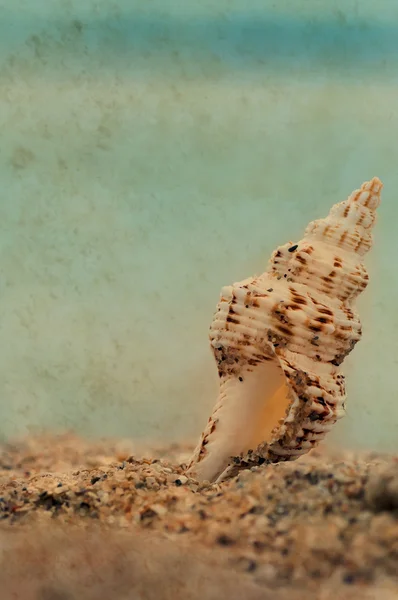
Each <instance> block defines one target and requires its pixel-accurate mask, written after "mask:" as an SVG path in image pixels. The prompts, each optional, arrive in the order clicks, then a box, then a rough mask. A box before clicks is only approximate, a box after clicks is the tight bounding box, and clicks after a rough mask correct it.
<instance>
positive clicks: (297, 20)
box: [0, 0, 398, 450]
mask: <svg viewBox="0 0 398 600" xmlns="http://www.w3.org/2000/svg"><path fill="white" fill-rule="evenodd" d="M248 6H250V8H248ZM0 85H1V94H0V123H1V144H0V148H1V150H0V182H1V199H0V248H1V254H0V257H1V258H0V285H1V287H0V315H1V318H0V352H1V356H0V397H1V408H0V434H2V435H3V436H9V435H11V436H14V435H20V434H25V433H27V432H29V431H32V430H37V428H43V427H44V428H50V429H65V428H67V429H74V430H75V431H78V432H80V433H84V434H87V435H92V434H95V435H120V436H132V437H134V438H137V437H146V438H147V437H152V438H156V439H165V440H166V439H167V440H169V439H179V438H185V439H193V440H195V441H196V436H197V435H198V434H199V432H200V430H201V428H202V425H203V424H204V423H205V422H206V420H207V417H208V413H209V412H210V410H211V408H212V406H213V403H214V401H215V397H216V391H217V377H216V372H215V366H214V364H213V360H212V357H211V355H210V351H209V348H208V339H207V334H208V327H209V324H210V321H211V318H212V314H213V311H214V309H215V305H216V302H217V300H218V295H219V291H220V289H221V286H222V285H223V284H228V283H232V282H233V281H236V280H239V279H242V278H245V277H247V276H249V275H251V274H254V273H256V272H257V273H259V272H261V271H262V270H264V267H265V265H266V263H267V261H268V258H269V255H270V253H271V251H272V250H273V249H274V248H275V246H277V245H279V244H281V243H285V242H286V241H288V240H297V239H299V238H300V236H301V234H302V232H303V229H304V228H305V226H306V224H307V222H308V221H310V220H312V219H314V218H317V217H321V216H325V215H326V213H327V212H328V210H329V208H330V206H331V204H333V203H334V202H337V201H340V200H343V199H345V198H346V197H347V195H348V194H349V193H350V192H351V191H352V189H355V188H357V187H358V186H359V185H360V184H361V183H362V182H363V181H364V180H367V179H369V178H371V177H372V176H374V175H377V176H379V177H380V178H381V179H382V180H383V182H384V184H385V189H384V194H383V205H382V208H381V209H380V216H379V223H378V226H377V229H376V231H375V240H376V244H375V247H374V250H373V251H372V255H371V256H369V259H368V261H367V265H368V267H369V270H370V274H371V284H370V286H369V288H368V290H367V291H366V293H365V294H364V296H363V298H362V299H361V302H360V305H359V308H360V314H361V317H362V321H363V325H364V337H363V341H362V342H361V343H360V344H359V345H358V346H357V348H356V349H355V351H354V353H353V354H352V355H351V357H350V359H349V361H348V365H347V367H346V373H347V376H348V392H349V398H348V403H347V408H348V415H347V417H346V418H345V419H344V420H343V421H340V423H339V424H338V425H337V426H336V428H335V431H334V432H333V434H332V435H331V437H330V439H331V440H332V441H334V442H335V443H337V444H340V445H345V446H355V447H358V446H359V447H363V446H368V447H374V448H382V449H389V450H391V449H395V450H396V447H397V439H398V435H397V433H398V397H397V396H398V394H397V384H396V377H397V376H396V372H397V362H398V352H397V350H398V341H397V340H398V316H397V315H398V311H397V308H396V307H397V298H398V296H397V291H398V267H397V255H398V252H397V251H398V244H397V232H396V229H397V214H398V209H397V200H396V189H397V184H398V169H397V160H398V3H397V2H396V0H391V1H388V0H380V1H378V2H374V0H372V1H370V0H363V1H362V2H354V1H350V0H338V1H337V0H334V1H331V0H329V1H328V2H321V1H320V0H317V1H315V0H306V1H305V2H301V3H299V2H286V1H281V0H278V1H277V2H265V1H261V2H260V0H252V1H251V2H250V3H249V2H246V1H244V0H229V1H228V0H218V1H217V2H215V1H214V0H211V1H210V0H208V1H204V0H193V1H183V0H180V1H179V2H177V1H170V0H169V1H168V2H164V0H163V1H160V0H146V1H145V2H143V1H132V0H129V1H127V0H116V1H113V2H112V1H111V0H86V1H83V0H53V1H51V2H50V1H49V0H29V1H28V0H13V1H12V2H10V1H6V0H1V1H0Z"/></svg>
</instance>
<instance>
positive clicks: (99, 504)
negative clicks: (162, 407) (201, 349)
mask: <svg viewBox="0 0 398 600" xmlns="http://www.w3.org/2000/svg"><path fill="white" fill-rule="evenodd" d="M190 451H191V448H189V447H188V446H187V447H184V446H178V445H174V446H170V447H165V448H153V449H150V448H147V449H146V450H145V451H144V450H142V449H140V448H139V447H138V446H136V447H134V445H133V444H131V442H125V441H118V442H113V441H97V442H90V441H87V440H82V439H80V438H78V437H76V436H73V435H63V436H58V437H56V436H53V437H51V436H47V437H46V436H41V437H36V438H28V439H25V440H21V441H19V442H14V443H12V444H11V443H10V444H4V445H3V446H1V447H0V518H1V521H0V543H1V545H0V549H1V552H0V590H1V598H2V600H8V598H10V600H11V598H13V599H16V598H17V599H19V598H21V600H22V599H23V600H77V599H79V600H80V599H81V598H82V599H86V598H87V599H91V598H93V599H94V598H100V599H102V598H104V599H105V598H112V600H122V599H123V600H127V599H130V598H134V599H136V598H137V599H139V600H141V599H143V600H144V599H145V600H146V599H148V600H152V599H154V600H155V599H156V600H166V599H168V598H170V599H171V598H173V599H177V600H178V599H179V598H184V599H189V600H191V599H192V600H196V599H199V598H200V599H201V600H204V599H207V598H209V599H212V598H214V599H216V598H217V599H218V598H220V599H222V598H246V599H248V600H250V599H252V598H253V599H257V598H259V599H260V598H262V599H263V598H272V599H276V600H278V599H279V598H280V599H281V600H282V599H285V598H292V599H293V600H294V599H296V598H297V599H301V598H305V599H306V600H311V599H312V598H313V599H315V598H316V599H319V600H328V599H332V598H336V597H338V598H342V599H344V598H347V599H349V598H350V599H351V598H361V599H365V600H366V599H371V598H375V599H376V598H377V600H384V599H385V600H392V599H395V598H397V599H398V457H393V456H382V455H377V454H375V453H373V454H367V455H364V454H362V455H355V454H352V453H336V452H334V453H332V452H331V451H330V450H326V449H323V450H322V449H321V450H317V451H313V452H312V453H311V454H310V455H308V456H306V457H303V458H301V459H300V460H298V461H296V462H294V463H283V464H279V465H271V466H262V467H255V468H253V469H251V470H243V471H241V472H240V473H239V475H238V476H237V477H236V478H234V479H231V480H230V481H227V482H225V483H223V484H221V485H210V484H208V483H205V484H202V485H199V484H198V482H196V481H195V480H193V479H189V478H187V477H186V476H185V475H184V464H185V463H186V461H187V458H188V456H189V453H190Z"/></svg>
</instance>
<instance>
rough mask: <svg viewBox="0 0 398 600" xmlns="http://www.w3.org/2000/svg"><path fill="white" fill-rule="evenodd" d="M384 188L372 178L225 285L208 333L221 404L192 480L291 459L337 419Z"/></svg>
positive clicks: (215, 477)
mask: <svg viewBox="0 0 398 600" xmlns="http://www.w3.org/2000/svg"><path fill="white" fill-rule="evenodd" d="M381 189H382V184H381V182H380V180H379V179H377V178H374V179H372V180H371V181H370V182H367V183H364V184H363V185H362V187H361V189H360V190H356V191H354V192H353V193H352V194H351V196H350V197H349V198H348V199H347V200H346V201H344V202H341V203H339V204H336V205H335V206H333V207H332V209H331V211H330V213H329V215H328V217H326V218H325V219H320V220H317V221H313V222H312V223H310V224H309V225H308V227H307V229H306V231H305V234H304V237H303V239H302V240H301V241H300V242H298V243H297V244H293V243H288V244H286V245H284V246H281V247H280V248H278V249H277V250H275V251H274V253H273V255H272V257H271V260H270V262H269V266H268V269H267V271H266V272H265V273H263V274H262V275H261V276H259V277H254V278H249V279H247V280H245V281H241V282H239V283H235V284H234V285H232V286H228V287H224V288H223V289H222V291H221V298H220V301H219V303H218V306H217V310H216V313H215V315H214V319H213V322H212V325H211V328H210V341H211V347H212V350H213V353H214V357H215V360H216V362H217V366H218V373H219V377H220V391H219V397H218V400H217V403H216V406H215V408H214V411H213V414H212V416H211V417H210V418H209V421H208V424H207V427H206V429H205V431H204V432H203V434H202V436H201V439H200V442H199V445H198V446H197V448H196V450H195V452H194V455H193V457H192V460H191V462H190V464H189V466H188V471H189V473H190V474H191V475H192V476H194V477H196V478H197V479H199V480H209V481H214V480H219V481H220V480H222V479H224V478H226V477H228V476H232V475H234V474H235V473H236V472H237V471H238V470H239V469H240V468H247V467H248V466H251V465H254V464H262V463H264V462H277V461H281V460H292V459H296V458H298V457H299V456H301V455H302V454H304V453H306V452H307V451H308V450H310V449H311V448H312V447H313V446H315V445H316V444H317V443H318V442H319V441H321V440H322V439H323V437H324V436H325V434H326V433H327V432H328V431H329V430H330V428H331V427H332V425H333V424H334V423H335V422H336V420H337V419H339V418H340V417H342V416H343V415H344V406H345V397H346V396H345V382H344V376H343V375H342V373H341V370H340V364H341V363H342V362H343V360H344V358H345V357H346V356H347V354H349V352H351V350H352V349H353V347H354V346H355V344H356V343H357V342H358V340H359V339H360V337H361V324H360V321H359V318H358V316H357V314H356V313H355V311H354V308H353V305H354V302H355V299H356V298H357V296H358V295H359V294H360V293H361V292H362V291H363V290H364V289H365V288H366V286H367V283H368V279H369V278H368V274H367V272H366V269H365V267H364V265H363V263H362V257H363V255H364V254H365V253H366V252H367V251H368V250H369V248H370V247H371V244H372V234H371V230H372V227H373V225H374V222H375V210H376V208H377V207H378V205H379V203H380V192H381Z"/></svg>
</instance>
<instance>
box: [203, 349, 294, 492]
mask: <svg viewBox="0 0 398 600" xmlns="http://www.w3.org/2000/svg"><path fill="white" fill-rule="evenodd" d="M249 368H250V367H249ZM249 368H244V369H242V371H241V372H240V376H239V377H235V376H233V377H226V378H225V379H224V380H223V381H222V382H221V387H220V396H219V399H218V405H219V409H218V410H217V415H216V416H217V428H216V435H210V436H209V438H208V442H207V443H206V454H205V456H204V457H203V458H202V459H201V460H200V461H199V463H197V464H196V465H195V466H194V470H195V473H196V475H197V476H198V477H199V478H200V479H202V480H203V479H206V480H209V481H213V480H215V479H216V478H217V477H218V476H219V475H220V474H221V473H222V472H223V471H224V470H225V468H226V467H227V466H228V464H229V463H230V461H231V457H233V456H238V455H240V454H241V453H246V452H247V451H248V450H254V449H255V448H257V446H259V444H261V443H264V442H271V441H272V439H273V438H274V435H273V433H274V431H275V429H278V428H279V426H280V424H281V422H283V421H284V419H285V416H286V412H287V409H288V406H289V405H290V403H291V402H290V400H289V389H288V386H287V384H286V378H285V375H284V373H283V370H282V367H281V366H280V364H279V361H278V359H277V357H276V356H275V357H274V359H271V360H268V361H265V362H262V363H260V364H258V365H257V366H256V367H254V368H250V369H251V370H249Z"/></svg>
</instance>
